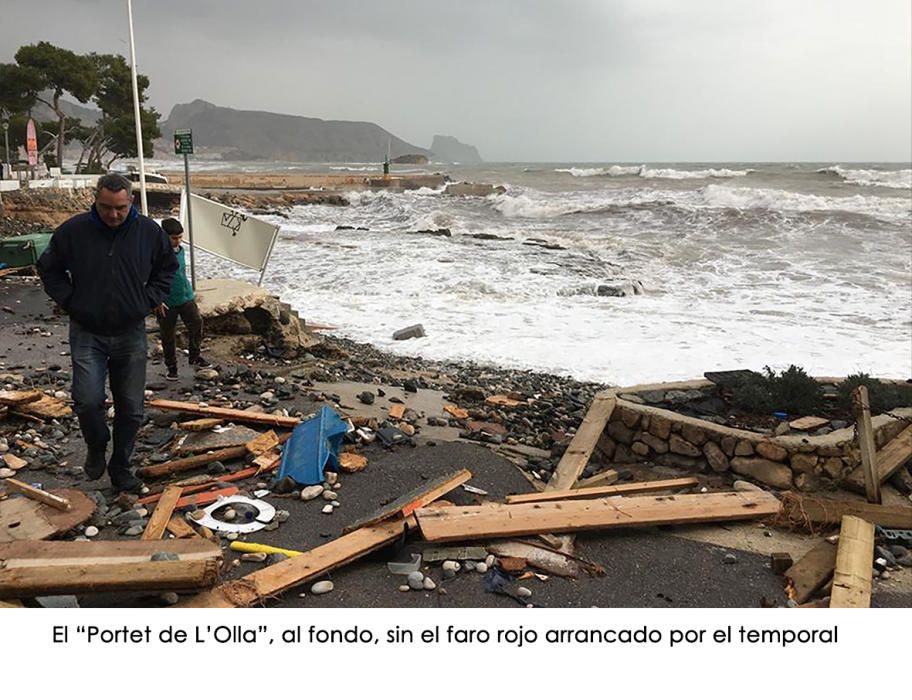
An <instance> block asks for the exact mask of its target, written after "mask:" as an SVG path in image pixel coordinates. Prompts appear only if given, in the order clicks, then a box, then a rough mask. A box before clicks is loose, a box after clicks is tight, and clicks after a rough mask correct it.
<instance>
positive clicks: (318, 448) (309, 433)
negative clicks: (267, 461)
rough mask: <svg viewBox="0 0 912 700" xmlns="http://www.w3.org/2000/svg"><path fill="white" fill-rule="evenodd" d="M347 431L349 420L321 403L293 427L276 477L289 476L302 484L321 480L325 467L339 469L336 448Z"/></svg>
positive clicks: (340, 444) (335, 470) (306, 484)
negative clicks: (313, 414) (317, 411)
mask: <svg viewBox="0 0 912 700" xmlns="http://www.w3.org/2000/svg"><path fill="white" fill-rule="evenodd" d="M346 432H348V423H346V422H345V421H344V420H342V418H341V417H340V416H339V414H338V413H336V412H335V411H334V410H332V409H331V408H330V407H329V406H324V407H323V408H322V409H320V413H318V414H317V415H316V416H314V417H313V418H311V419H310V420H307V421H304V422H303V423H301V424H300V425H298V426H297V427H296V428H295V429H294V430H293V431H292V433H291V437H290V438H289V439H288V442H286V443H285V449H284V450H283V452H282V464H281V465H280V466H279V475H278V478H279V479H283V478H284V477H286V476H290V477H291V478H292V479H294V480H295V482H297V483H298V484H302V485H305V486H310V485H311V484H319V483H322V482H323V472H324V471H325V470H327V469H328V470H329V471H333V472H337V471H339V449H340V448H341V447H342V437H343V436H344V435H345V433H346Z"/></svg>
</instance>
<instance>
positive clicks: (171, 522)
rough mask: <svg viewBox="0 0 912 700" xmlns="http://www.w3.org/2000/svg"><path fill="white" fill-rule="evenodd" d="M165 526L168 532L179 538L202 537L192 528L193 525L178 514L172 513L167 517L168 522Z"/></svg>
mask: <svg viewBox="0 0 912 700" xmlns="http://www.w3.org/2000/svg"><path fill="white" fill-rule="evenodd" d="M165 528H166V529H167V530H168V532H170V533H171V534H172V535H174V536H175V537H176V538H178V539H180V540H184V539H192V538H194V537H202V535H200V534H199V533H198V532H197V531H196V530H194V529H193V526H192V525H190V523H188V522H187V521H186V520H184V519H183V518H182V517H180V516H179V515H172V516H171V517H170V518H169V519H168V524H167V525H165Z"/></svg>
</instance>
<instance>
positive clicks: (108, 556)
mask: <svg viewBox="0 0 912 700" xmlns="http://www.w3.org/2000/svg"><path fill="white" fill-rule="evenodd" d="M162 551H165V552H171V553H174V554H177V555H178V557H180V558H179V559H178V560H176V561H175V560H164V561H151V556H152V555H153V554H154V553H156V552H162ZM220 559H221V549H220V548H219V547H218V546H217V545H214V544H213V543H211V542H208V541H205V540H201V539H199V540H171V541H168V542H149V541H147V542H143V541H142V540H139V541H130V542H26V541H21V542H12V543H9V544H0V561H3V562H4V566H3V567H2V568H0V597H20V596H21V597H30V596H37V595H62V594H70V593H98V592H104V591H144V590H149V591H164V590H188V589H197V588H205V587H207V586H211V585H213V584H214V583H215V582H216V580H217V579H218V572H219V562H220Z"/></svg>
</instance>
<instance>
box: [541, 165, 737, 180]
mask: <svg viewBox="0 0 912 700" xmlns="http://www.w3.org/2000/svg"><path fill="white" fill-rule="evenodd" d="M554 172H556V173H568V174H570V175H572V176H573V177H626V176H636V177H642V178H647V179H654V180H661V179H666V180H705V179H707V178H711V177H744V176H745V175H748V174H749V173H752V172H753V170H730V169H728V168H707V169H705V170H677V169H675V168H648V167H646V166H645V165H612V166H610V167H608V168H556V169H555V170H554Z"/></svg>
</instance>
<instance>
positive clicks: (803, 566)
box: [785, 540, 836, 604]
mask: <svg viewBox="0 0 912 700" xmlns="http://www.w3.org/2000/svg"><path fill="white" fill-rule="evenodd" d="M835 566H836V545H835V544H832V543H830V542H827V541H826V540H821V541H820V542H818V543H817V545H816V546H815V547H814V548H813V549H811V550H810V551H809V552H807V553H806V554H805V555H804V556H803V557H801V559H799V560H798V561H796V562H795V563H794V564H792V565H791V566H790V567H789V568H788V569H787V570H786V572H785V577H786V578H787V579H788V580H789V581H790V582H791V584H792V588H793V591H792V596H793V597H794V599H795V601H796V602H797V603H799V604H801V603H806V602H807V601H808V599H809V598H810V597H811V596H812V595H813V594H814V592H815V591H817V590H819V589H820V588H821V586H823V584H825V583H826V582H827V581H829V580H830V577H831V576H832V575H833V569H834V568H835Z"/></svg>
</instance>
